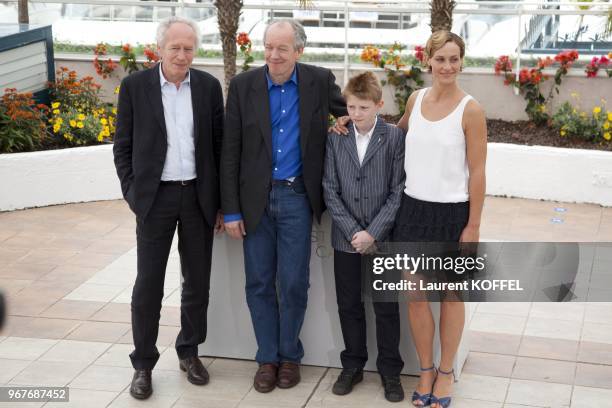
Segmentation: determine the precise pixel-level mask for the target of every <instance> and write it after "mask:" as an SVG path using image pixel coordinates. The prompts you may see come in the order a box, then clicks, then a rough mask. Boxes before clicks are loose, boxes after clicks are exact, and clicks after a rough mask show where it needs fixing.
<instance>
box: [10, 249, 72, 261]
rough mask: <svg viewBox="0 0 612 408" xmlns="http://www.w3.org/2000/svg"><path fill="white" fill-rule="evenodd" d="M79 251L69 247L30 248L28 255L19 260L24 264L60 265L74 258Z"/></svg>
mask: <svg viewBox="0 0 612 408" xmlns="http://www.w3.org/2000/svg"><path fill="white" fill-rule="evenodd" d="M78 253H79V252H78V251H76V250H69V249H59V250H57V249H37V248H34V249H32V250H30V251H29V252H28V253H27V254H26V255H24V256H23V257H21V258H20V259H19V260H17V261H16V262H17V263H22V264H44V265H46V264H54V265H60V264H62V263H64V262H66V261H67V260H68V259H70V258H72V257H73V256H75V255H76V254H78Z"/></svg>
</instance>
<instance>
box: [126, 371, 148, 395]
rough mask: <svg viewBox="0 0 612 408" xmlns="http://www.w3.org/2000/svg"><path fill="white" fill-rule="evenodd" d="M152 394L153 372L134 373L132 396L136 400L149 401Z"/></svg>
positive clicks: (131, 386) (131, 388) (131, 387)
mask: <svg viewBox="0 0 612 408" xmlns="http://www.w3.org/2000/svg"><path fill="white" fill-rule="evenodd" d="M152 393H153V386H152V385H151V370H150V369H142V370H136V371H134V377H132V385H130V395H131V396H132V397H134V398H136V399H147V398H149V397H150V396H151V394H152Z"/></svg>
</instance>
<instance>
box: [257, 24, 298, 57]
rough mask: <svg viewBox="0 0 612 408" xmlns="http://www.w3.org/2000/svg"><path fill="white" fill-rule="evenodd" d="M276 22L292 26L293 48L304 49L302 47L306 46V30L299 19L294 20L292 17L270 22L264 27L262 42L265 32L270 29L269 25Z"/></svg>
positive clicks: (264, 38)
mask: <svg viewBox="0 0 612 408" xmlns="http://www.w3.org/2000/svg"><path fill="white" fill-rule="evenodd" d="M276 24H289V25H290V26H291V28H293V34H294V38H293V48H295V50H296V51H298V50H302V49H304V47H305V46H306V31H304V26H303V25H302V24H300V22H299V21H297V20H294V19H292V18H283V19H280V20H274V21H272V22H270V24H268V25H267V26H266V29H265V31H264V36H263V40H264V44H265V43H266V34H268V29H270V27H272V26H273V25H276Z"/></svg>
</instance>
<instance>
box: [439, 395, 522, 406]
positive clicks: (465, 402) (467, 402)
mask: <svg viewBox="0 0 612 408" xmlns="http://www.w3.org/2000/svg"><path fill="white" fill-rule="evenodd" d="M502 405H503V404H502V403H501V402H492V401H481V400H475V399H468V398H456V397H454V398H453V399H452V403H451V406H452V407H453V408H502ZM503 406H504V407H505V405H503ZM523 408H524V407H523Z"/></svg>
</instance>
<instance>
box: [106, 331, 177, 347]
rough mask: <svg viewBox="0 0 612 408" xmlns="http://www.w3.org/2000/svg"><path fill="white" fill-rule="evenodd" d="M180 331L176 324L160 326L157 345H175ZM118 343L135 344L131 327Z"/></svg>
mask: <svg viewBox="0 0 612 408" xmlns="http://www.w3.org/2000/svg"><path fill="white" fill-rule="evenodd" d="M179 331H180V328H179V327H176V326H159V330H158V332H157V342H156V345H157V347H158V348H160V347H167V346H172V345H174V343H175V342H176V336H177V335H178V333H179ZM117 343H121V344H133V335H132V330H131V329H130V330H129V331H127V332H126V333H125V334H124V335H123V336H121V338H120V339H119V340H117Z"/></svg>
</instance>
